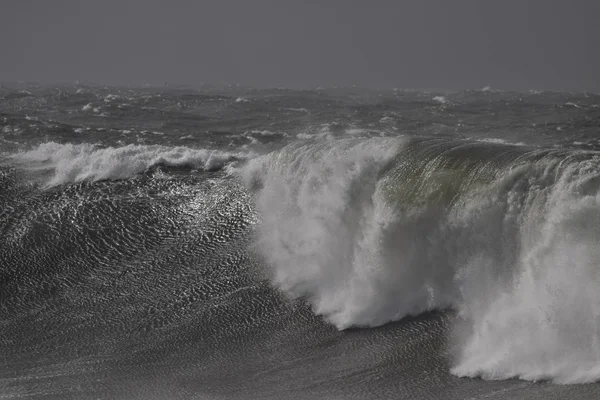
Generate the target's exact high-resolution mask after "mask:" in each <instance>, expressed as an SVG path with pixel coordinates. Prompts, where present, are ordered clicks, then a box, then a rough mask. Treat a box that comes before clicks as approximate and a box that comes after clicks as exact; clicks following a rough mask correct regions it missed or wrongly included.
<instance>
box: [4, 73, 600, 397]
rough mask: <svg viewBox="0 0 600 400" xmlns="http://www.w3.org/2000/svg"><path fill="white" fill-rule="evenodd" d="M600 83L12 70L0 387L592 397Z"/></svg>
mask: <svg viewBox="0 0 600 400" xmlns="http://www.w3.org/2000/svg"><path fill="white" fill-rule="evenodd" d="M599 134H600V96H598V95H592V94H569V93H549V92H534V91H532V92H528V93H515V92H499V91H493V90H487V89H486V90H481V91H466V92H458V93H425V92H414V91H400V90H393V91H392V90H390V91H367V90H357V89H317V90H307V91H291V90H283V89H273V90H254V89H245V88H240V87H227V88H209V87H204V88H201V89H190V88H169V87H165V88H113V87H88V86H82V85H74V86H61V87H45V86H39V85H35V84H23V83H14V84H5V85H3V86H2V87H1V88H0V151H1V155H0V204H1V207H0V354H1V355H2V357H0V397H3V398H4V397H5V398H57V399H62V398H78V399H79V398H81V399H97V398H102V399H104V398H106V399H177V398H180V399H214V398H217V399H219V398H223V399H225V398H226V399H230V398H240V399H245V398H249V399H315V398H319V399H367V398H368V399H398V398H406V399H466V398H472V399H484V398H485V399H522V398H538V399H552V398H554V399H563V398H581V399H595V398H598V397H599V396H600V386H598V384H596V383H594V382H596V381H598V380H600V292H599V291H598V290H597V288H598V285H599V284H600V250H599V249H600V248H599V247H598V241H599V240H600V152H599V150H600V144H599V142H598V138H600V136H599Z"/></svg>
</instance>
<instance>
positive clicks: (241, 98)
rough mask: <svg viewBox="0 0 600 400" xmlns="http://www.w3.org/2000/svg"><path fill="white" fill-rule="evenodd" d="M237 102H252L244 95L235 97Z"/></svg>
mask: <svg viewBox="0 0 600 400" xmlns="http://www.w3.org/2000/svg"><path fill="white" fill-rule="evenodd" d="M235 102H236V103H248V102H250V100H248V99H246V98H244V97H238V98H237V99H235Z"/></svg>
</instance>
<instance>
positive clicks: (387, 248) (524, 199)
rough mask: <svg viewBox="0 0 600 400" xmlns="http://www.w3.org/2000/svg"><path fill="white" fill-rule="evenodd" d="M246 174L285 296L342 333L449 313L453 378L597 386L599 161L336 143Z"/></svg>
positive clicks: (288, 153)
mask: <svg viewBox="0 0 600 400" xmlns="http://www.w3.org/2000/svg"><path fill="white" fill-rule="evenodd" d="M242 175H243V177H244V179H245V180H246V182H247V184H248V186H249V187H251V188H253V190H255V192H256V204H257V208H258V211H259V212H260V214H261V218H262V224H261V226H260V228H259V229H260V230H259V235H258V242H257V246H258V248H259V250H260V252H261V254H262V255H263V256H264V258H265V259H266V261H267V263H268V265H270V267H271V274H272V278H273V281H274V283H275V284H276V285H277V286H278V287H279V288H281V289H282V290H283V291H285V292H286V293H288V294H289V295H291V296H292V297H304V298H306V299H307V300H308V301H309V302H310V303H311V304H312V306H313V309H314V310H315V312H316V313H319V314H322V315H323V316H324V317H325V318H326V319H327V320H328V321H330V322H331V323H333V324H335V325H336V326H337V327H338V328H339V329H345V328H348V327H351V326H375V325H380V324H383V323H386V322H388V321H391V320H396V319H400V318H402V317H404V316H406V315H409V314H413V315H414V314H418V313H421V312H424V311H427V310H431V309H439V308H446V307H451V308H453V309H455V310H456V311H457V313H458V315H459V317H460V318H459V319H458V321H459V322H458V323H457V326H456V340H455V346H456V347H455V349H454V350H455V351H454V353H455V355H456V356H455V359H454V366H453V368H452V372H453V373H454V374H456V375H459V376H481V377H484V378H490V379H505V378H510V377H520V378H523V379H528V380H540V379H550V380H553V381H555V382H562V383H573V382H589V381H595V380H598V379H600V292H598V290H597V287H598V284H600V268H599V266H600V248H598V246H597V243H598V241H599V240H600V228H598V227H600V156H599V155H598V154H596V153H590V152H588V153H584V152H566V151H558V150H534V149H529V148H526V147H523V146H510V145H503V144H491V143H473V142H456V141H448V140H438V139H435V140H412V141H408V140H398V139H371V140H366V141H364V140H363V141H361V140H333V141H324V142H311V143H304V144H293V145H290V146H288V147H286V148H284V149H282V150H281V151H278V152H275V153H271V154H269V155H266V156H263V157H261V158H257V159H254V160H252V161H250V162H249V163H248V165H247V166H245V167H244V169H243V170H242Z"/></svg>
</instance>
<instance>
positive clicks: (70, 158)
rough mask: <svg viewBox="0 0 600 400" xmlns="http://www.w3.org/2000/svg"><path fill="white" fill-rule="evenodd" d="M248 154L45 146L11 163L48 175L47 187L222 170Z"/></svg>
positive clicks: (137, 147) (164, 148)
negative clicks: (164, 170)
mask: <svg viewBox="0 0 600 400" xmlns="http://www.w3.org/2000/svg"><path fill="white" fill-rule="evenodd" d="M246 157H247V155H246V154H241V153H230V152H223V151H218V150H207V149H193V148H188V147H167V146H145V145H133V144H130V145H126V146H123V147H100V146H97V145H93V144H87V143H84V144H70V143H68V144H60V143H55V142H46V143H42V144H40V145H39V146H37V147H36V148H34V149H32V150H29V151H25V152H20V153H16V154H12V155H11V156H10V159H12V160H13V161H14V162H16V163H18V164H20V165H21V166H24V167H25V168H26V169H29V170H38V171H47V172H48V173H49V174H48V175H47V176H45V184H46V186H56V185H60V184H63V183H67V182H79V181H83V180H92V181H97V180H102V179H123V178H128V177H130V176H133V175H136V174H139V173H142V172H144V171H147V170H148V169H149V168H152V167H154V166H158V165H164V166H168V167H186V168H198V169H202V170H205V171H214V170H219V169H222V168H223V167H225V166H226V165H227V164H228V163H231V162H234V161H238V160H243V159H245V158H246Z"/></svg>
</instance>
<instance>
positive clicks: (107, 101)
mask: <svg viewBox="0 0 600 400" xmlns="http://www.w3.org/2000/svg"><path fill="white" fill-rule="evenodd" d="M120 98H121V96H119V95H116V94H109V95H107V96H106V97H105V98H104V102H105V103H110V102H111V101H113V100H117V99H120Z"/></svg>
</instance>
